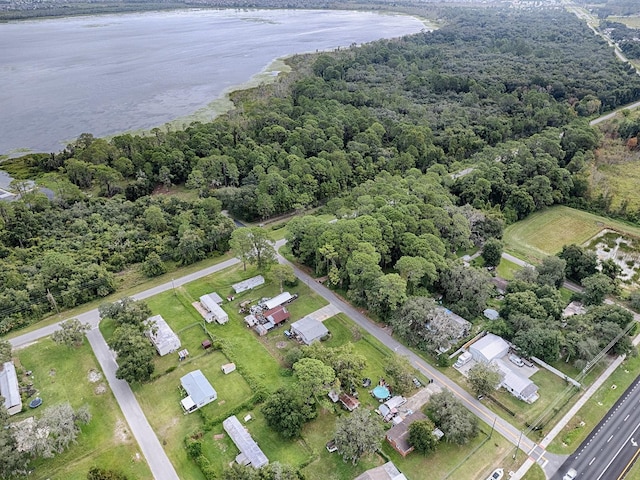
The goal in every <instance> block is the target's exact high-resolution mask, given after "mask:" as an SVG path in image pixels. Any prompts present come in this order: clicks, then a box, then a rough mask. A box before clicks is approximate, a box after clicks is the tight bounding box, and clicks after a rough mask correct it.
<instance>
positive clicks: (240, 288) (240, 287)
mask: <svg viewBox="0 0 640 480" xmlns="http://www.w3.org/2000/svg"><path fill="white" fill-rule="evenodd" d="M263 284H264V277H263V276H262V275H257V276H255V277H251V278H249V279H247V280H245V281H243V282H239V283H236V284H234V285H232V287H233V290H234V291H235V292H236V293H242V292H245V291H247V290H251V289H252V288H256V287H259V286H260V285H263Z"/></svg>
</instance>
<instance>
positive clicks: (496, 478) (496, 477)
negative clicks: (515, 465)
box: [487, 468, 504, 480]
mask: <svg viewBox="0 0 640 480" xmlns="http://www.w3.org/2000/svg"><path fill="white" fill-rule="evenodd" d="M503 476H504V470H503V469H501V468H496V469H495V470H494V471H493V472H491V475H489V476H488V477H487V480H500V479H501V478H502V477H503Z"/></svg>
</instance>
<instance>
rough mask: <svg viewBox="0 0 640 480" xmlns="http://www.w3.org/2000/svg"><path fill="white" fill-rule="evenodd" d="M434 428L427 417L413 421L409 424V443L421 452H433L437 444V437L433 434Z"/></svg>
mask: <svg viewBox="0 0 640 480" xmlns="http://www.w3.org/2000/svg"><path fill="white" fill-rule="evenodd" d="M435 428H436V427H435V425H434V424H433V422H432V421H431V420H429V419H428V418H426V419H424V420H417V421H415V422H413V423H412V424H411V425H409V445H411V446H413V448H415V449H416V450H417V451H418V452H420V453H422V454H427V453H429V452H433V451H434V450H435V449H436V447H437V446H438V438H437V437H436V436H435V435H434V434H433V431H434V430H435Z"/></svg>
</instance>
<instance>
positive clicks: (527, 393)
mask: <svg viewBox="0 0 640 480" xmlns="http://www.w3.org/2000/svg"><path fill="white" fill-rule="evenodd" d="M494 362H495V364H496V365H498V368H499V369H500V371H501V372H502V373H503V374H504V378H503V379H502V383H501V384H500V386H502V387H504V389H505V390H507V391H508V392H509V393H510V394H511V395H513V396H514V397H516V398H518V399H520V400H522V401H524V402H527V403H533V402H535V401H536V400H537V399H538V398H540V395H539V394H538V386H537V385H536V384H535V383H533V382H532V381H531V380H530V379H528V378H527V377H524V376H522V375H518V374H517V373H516V372H514V371H513V370H512V369H511V368H509V367H508V366H507V364H506V363H504V362H503V361H502V360H494Z"/></svg>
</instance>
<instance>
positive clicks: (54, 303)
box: [47, 288, 60, 315]
mask: <svg viewBox="0 0 640 480" xmlns="http://www.w3.org/2000/svg"><path fill="white" fill-rule="evenodd" d="M47 300H49V302H50V303H51V305H53V308H55V309H56V313H57V314H58V315H60V309H59V308H58V302H56V299H55V298H54V297H53V295H52V294H51V292H50V291H49V289H48V288H47Z"/></svg>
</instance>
